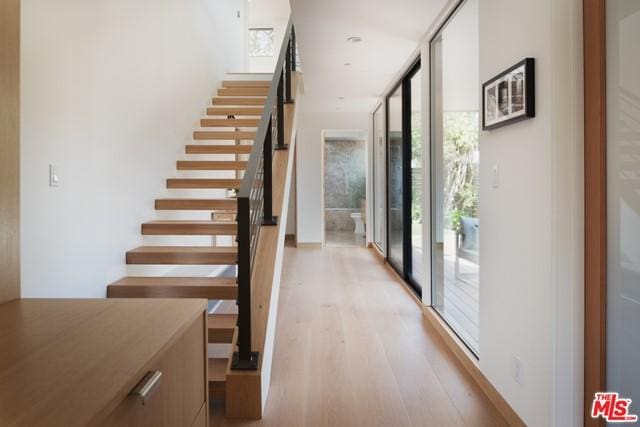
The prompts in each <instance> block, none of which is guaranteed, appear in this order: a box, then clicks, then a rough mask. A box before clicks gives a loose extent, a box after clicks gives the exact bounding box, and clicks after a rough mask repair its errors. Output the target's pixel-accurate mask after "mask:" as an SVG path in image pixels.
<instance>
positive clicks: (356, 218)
mask: <svg viewBox="0 0 640 427" xmlns="http://www.w3.org/2000/svg"><path fill="white" fill-rule="evenodd" d="M351 218H352V219H353V222H355V223H356V229H355V230H354V233H356V234H363V233H364V223H363V222H362V214H361V213H360V212H354V213H352V214H351Z"/></svg>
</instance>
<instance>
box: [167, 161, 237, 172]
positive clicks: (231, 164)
mask: <svg viewBox="0 0 640 427" xmlns="http://www.w3.org/2000/svg"><path fill="white" fill-rule="evenodd" d="M177 168H178V170H181V171H226V170H244V169H246V168H247V162H245V161H232V160H229V161H226V160H211V161H205V160H200V161H187V160H179V161H178V163H177Z"/></svg>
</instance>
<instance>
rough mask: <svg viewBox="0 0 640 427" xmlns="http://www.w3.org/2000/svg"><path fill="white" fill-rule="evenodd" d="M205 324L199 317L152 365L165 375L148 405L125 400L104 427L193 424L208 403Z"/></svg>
mask: <svg viewBox="0 0 640 427" xmlns="http://www.w3.org/2000/svg"><path fill="white" fill-rule="evenodd" d="M205 321H206V318H205V317H204V315H203V316H202V317H199V318H198V319H197V320H196V321H195V322H194V323H193V324H192V325H190V326H189V327H188V329H187V330H186V331H185V332H184V334H183V335H182V336H181V337H180V338H179V339H178V340H177V341H175V342H174V344H173V345H172V346H171V347H170V348H169V349H168V350H167V351H166V352H164V353H163V354H161V355H160V356H159V357H158V358H157V360H155V361H153V362H152V363H151V364H150V366H149V367H148V369H147V370H148V371H151V372H154V371H159V372H161V373H162V375H161V378H160V382H159V385H157V386H156V387H155V388H153V389H152V390H151V391H150V392H149V393H148V400H147V401H146V403H145V404H144V405H143V404H142V398H141V397H140V396H133V395H130V396H128V397H126V398H125V399H124V401H122V403H121V404H120V405H119V406H118V407H116V409H115V410H114V411H113V412H112V413H111V415H109V416H108V418H107V419H106V421H105V422H104V423H103V424H102V425H103V426H114V427H115V426H118V427H123V426H125V427H126V426H131V427H134V426H135V427H143V426H154V427H158V426H167V427H181V426H185V427H188V426H191V425H192V424H193V423H194V421H195V420H196V419H197V417H198V416H199V414H200V411H201V408H203V405H205V403H206V400H207V399H206V391H207V389H206V386H207V383H206V373H205V372H206V371H205V369H206V368H205V366H206V353H205V351H206V348H205ZM142 377H144V374H143V375H142ZM142 379H143V378H140V379H139V380H140V381H142ZM205 407H206V405H205ZM205 419H206V412H205ZM205 422H206V421H205Z"/></svg>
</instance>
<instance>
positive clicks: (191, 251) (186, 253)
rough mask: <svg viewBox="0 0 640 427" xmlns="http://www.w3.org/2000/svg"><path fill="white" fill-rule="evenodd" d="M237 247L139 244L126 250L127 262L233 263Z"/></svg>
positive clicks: (146, 263)
mask: <svg viewBox="0 0 640 427" xmlns="http://www.w3.org/2000/svg"><path fill="white" fill-rule="evenodd" d="M237 259H238V257H237V248H235V247H227V246H140V247H138V248H135V249H132V250H130V251H128V252H127V264H136V265H137V264H144V265H154V264H158V265H233V264H236V263H237Z"/></svg>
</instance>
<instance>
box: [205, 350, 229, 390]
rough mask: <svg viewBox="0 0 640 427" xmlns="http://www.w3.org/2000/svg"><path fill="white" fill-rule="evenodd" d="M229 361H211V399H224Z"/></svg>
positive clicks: (220, 359)
mask: <svg viewBox="0 0 640 427" xmlns="http://www.w3.org/2000/svg"><path fill="white" fill-rule="evenodd" d="M228 364H229V359H223V358H214V359H209V398H210V399H224V397H225V382H226V375H227V365H228Z"/></svg>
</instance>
